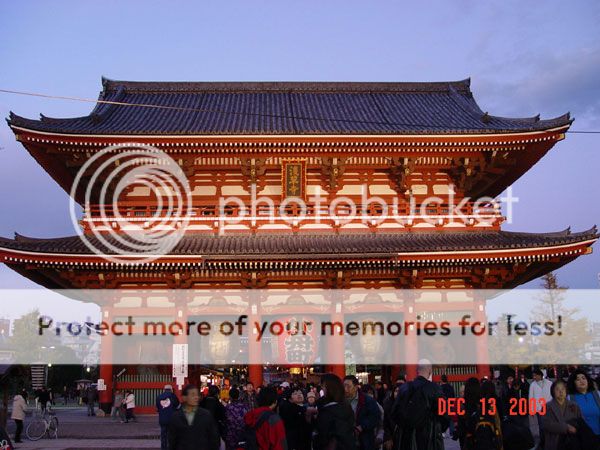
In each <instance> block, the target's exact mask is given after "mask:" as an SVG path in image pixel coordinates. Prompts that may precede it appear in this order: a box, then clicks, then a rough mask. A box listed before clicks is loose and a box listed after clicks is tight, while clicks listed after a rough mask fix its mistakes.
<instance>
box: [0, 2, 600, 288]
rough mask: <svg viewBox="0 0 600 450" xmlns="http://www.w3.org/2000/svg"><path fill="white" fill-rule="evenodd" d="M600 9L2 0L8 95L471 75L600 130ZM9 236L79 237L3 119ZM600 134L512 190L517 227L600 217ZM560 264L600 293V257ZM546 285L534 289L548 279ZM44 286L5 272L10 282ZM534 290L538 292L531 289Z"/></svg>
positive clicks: (485, 102)
mask: <svg viewBox="0 0 600 450" xmlns="http://www.w3.org/2000/svg"><path fill="white" fill-rule="evenodd" d="M598 23H600V3H599V2H597V1H594V0H590V1H579V2H564V1H545V2H535V3H534V2H528V1H522V0H520V1H512V0H502V1H487V2H480V1H476V0H472V1H470V0H461V1H448V0H443V1H437V2H429V1H426V2H398V1H393V2H392V1H388V2H384V1H381V2H365V1H361V2H354V1H347V0H345V1H325V2H322V1H321V2H317V1H304V2H290V1H278V2H275V1H272V2H267V1H256V2H248V1H228V2H193V3H192V2H190V3H185V2H150V1H143V2H142V1H126V2H124V1H109V0H104V1H102V2H94V3H92V2H81V1H72V2H67V1H63V2H59V1H57V2H42V1H39V2H28V1H19V2H0V61H2V66H1V69H0V88H3V89H14V90H24V91H34V92H42V93H47V94H54V95H65V96H77V97H86V98H95V97H96V96H97V93H98V91H99V90H100V89H101V85H100V76H101V75H104V76H107V77H109V78H114V79H128V80H197V81H275V80H279V81H442V80H460V79H464V78H467V77H471V79H472V89H473V92H474V94H475V97H476V99H477V100H478V102H479V104H480V106H481V108H482V109H483V110H484V111H489V112H490V113H491V114H495V115H504V116H517V117H520V116H532V115H535V114H537V113H541V114H542V117H553V116H557V115H560V114H562V113H565V112H567V111H570V112H571V113H572V115H573V116H574V117H575V118H576V121H575V124H574V126H573V129H577V130H600V28H599V27H598ZM91 108H92V105H91V104H85V103H77V102H68V101H51V100H43V99H36V98H30V97H21V96H15V95H8V94H0V116H2V117H6V116H7V115H8V112H9V111H10V110H13V111H15V112H16V113H18V114H20V115H24V116H26V117H32V118H35V117H38V114H39V113H44V114H45V115H48V116H54V117H74V116H79V115H86V114H88V113H89V111H90V110H91ZM0 147H2V150H1V151H0V188H1V191H2V194H3V195H1V196H0V211H2V219H1V220H0V235H2V236H12V234H13V232H14V231H18V232H19V233H22V234H25V235H30V236H39V237H55V236H61V235H71V234H73V233H74V230H73V229H72V226H71V223H70V220H69V213H68V198H67V195H66V194H65V193H64V192H63V191H62V190H61V189H60V188H59V187H58V186H57V185H56V184H55V183H54V181H52V179H51V178H50V177H49V176H48V175H47V174H46V173H45V172H44V171H43V169H41V167H39V166H38V164H37V163H35V161H34V160H33V159H32V158H31V157H30V156H29V155H28V154H27V152H26V151H25V149H24V148H23V147H22V146H21V145H20V144H18V143H17V142H16V141H15V140H14V136H13V134H12V132H11V131H10V130H9V128H8V127H7V126H6V124H4V123H3V124H0ZM598 147H600V135H575V134H571V135H568V136H567V139H566V140H565V141H563V142H561V143H559V144H558V145H557V146H556V147H555V148H554V149H553V150H552V151H551V152H550V154H548V155H547V156H546V157H545V158H544V159H543V160H542V161H540V163H538V164H537V165H536V166H535V167H533V168H532V169H531V170H530V171H529V172H528V173H527V174H526V175H525V176H524V177H523V178H521V179H520V180H519V181H518V182H517V183H515V185H514V193H515V195H517V196H518V197H519V198H520V201H519V203H518V204H517V205H516V208H515V221H514V223H513V224H511V225H509V226H506V227H505V229H507V230H519V231H532V232H537V231H557V230H561V229H564V228H566V227H567V226H569V225H570V226H571V227H572V229H573V230H574V231H578V230H583V229H587V228H589V227H591V226H592V225H593V224H595V223H598V224H600V203H599V202H598V199H597V195H598V194H599V193H600V175H599V173H598V169H599V168H600V149H599V148H598ZM595 250H596V251H595V253H594V254H593V255H591V256H587V257H582V258H580V259H579V260H577V261H575V262H574V263H572V264H570V265H569V266H568V267H565V268H563V269H561V270H560V271H559V279H560V281H561V283H562V284H565V285H568V286H570V287H573V288H597V287H598V286H599V284H600V283H599V278H598V273H599V272H600V256H599V255H600V250H598V249H595ZM538 284H539V282H534V284H533V286H535V287H537V286H538ZM29 285H31V283H29V282H28V281H26V280H24V279H23V278H22V277H20V276H18V275H16V274H14V273H13V272H12V271H10V270H9V269H7V268H6V267H4V266H1V267H0V286H1V287H11V288H18V287H25V286H29ZM530 286H531V285H530Z"/></svg>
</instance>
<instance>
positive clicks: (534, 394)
mask: <svg viewBox="0 0 600 450" xmlns="http://www.w3.org/2000/svg"><path fill="white" fill-rule="evenodd" d="M551 386H552V382H551V381H550V380H549V379H548V378H542V380H541V381H539V382H537V381H532V382H531V385H530V386H529V398H530V399H532V398H535V399H537V400H539V399H541V398H543V399H545V400H546V403H548V402H549V401H550V400H552V394H551V393H550V387H551ZM541 409H542V403H541V402H539V401H538V402H537V404H536V412H539V411H540V410H541Z"/></svg>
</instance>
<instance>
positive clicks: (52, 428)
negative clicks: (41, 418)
mask: <svg viewBox="0 0 600 450" xmlns="http://www.w3.org/2000/svg"><path fill="white" fill-rule="evenodd" d="M48 434H49V435H50V436H54V439H58V419H57V418H56V416H54V417H52V419H50V424H49V425H48Z"/></svg>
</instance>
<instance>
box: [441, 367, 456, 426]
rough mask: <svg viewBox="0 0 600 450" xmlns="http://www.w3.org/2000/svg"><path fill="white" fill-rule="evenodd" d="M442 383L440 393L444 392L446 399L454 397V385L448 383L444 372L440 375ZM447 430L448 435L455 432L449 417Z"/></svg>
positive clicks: (452, 421)
mask: <svg viewBox="0 0 600 450" xmlns="http://www.w3.org/2000/svg"><path fill="white" fill-rule="evenodd" d="M441 380H442V384H441V385H440V387H441V388H442V393H443V394H444V398H445V399H446V400H448V399H453V398H455V397H456V392H455V391H454V386H452V385H451V384H450V383H448V376H447V375H446V374H445V373H444V374H442V377H441ZM448 431H449V432H450V437H452V438H454V435H455V434H456V430H455V429H454V420H453V419H452V418H450V420H449V427H448Z"/></svg>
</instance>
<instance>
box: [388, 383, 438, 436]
mask: <svg viewBox="0 0 600 450" xmlns="http://www.w3.org/2000/svg"><path fill="white" fill-rule="evenodd" d="M395 416H396V420H397V421H398V423H399V425H400V426H401V427H403V428H404V427H407V428H412V429H419V428H423V427H424V426H425V424H426V423H427V420H429V418H430V416H431V406H430V405H429V399H428V398H427V395H425V391H424V389H423V387H420V388H415V387H414V385H413V383H412V382H411V383H409V385H408V393H407V394H406V395H405V396H404V397H403V398H402V401H401V402H400V404H399V405H398V409H397V411H396V414H395Z"/></svg>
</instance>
